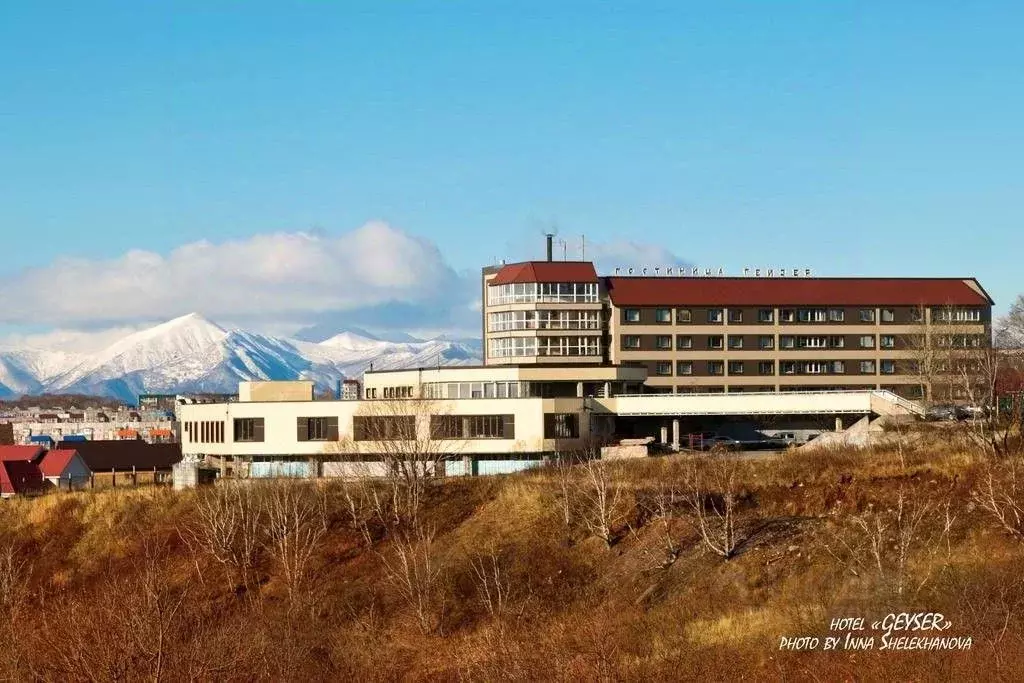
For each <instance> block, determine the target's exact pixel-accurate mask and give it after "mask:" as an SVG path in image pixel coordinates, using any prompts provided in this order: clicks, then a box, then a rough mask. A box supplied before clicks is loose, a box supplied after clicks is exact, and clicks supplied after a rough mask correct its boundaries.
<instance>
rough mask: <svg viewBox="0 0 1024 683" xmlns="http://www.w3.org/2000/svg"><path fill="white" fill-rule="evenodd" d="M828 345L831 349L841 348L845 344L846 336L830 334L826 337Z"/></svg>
mask: <svg viewBox="0 0 1024 683" xmlns="http://www.w3.org/2000/svg"><path fill="white" fill-rule="evenodd" d="M828 346H829V348H831V349H841V348H844V347H845V346H846V337H838V336H832V337H829V338H828Z"/></svg>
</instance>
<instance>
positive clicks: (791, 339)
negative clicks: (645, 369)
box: [622, 334, 981, 351]
mask: <svg viewBox="0 0 1024 683" xmlns="http://www.w3.org/2000/svg"><path fill="white" fill-rule="evenodd" d="M726 339H728V348H730V349H744V348H747V347H746V346H744V344H745V343H746V342H745V341H744V338H743V337H742V336H741V335H729V336H728V337H726V336H725V335H711V336H709V337H707V338H706V340H705V343H706V348H708V349H723V348H725V345H726ZM951 339H952V341H955V342H956V344H958V345H960V346H964V345H966V344H967V343H968V340H970V343H971V344H972V345H974V346H978V345H980V343H981V342H980V338H978V337H966V336H960V337H959V338H951ZM952 341H951V342H950V343H952ZM857 342H858V344H857V348H860V349H873V348H875V336H874V335H862V336H860V337H858V339H857ZM940 343H941V342H940ZM622 348H623V349H631V350H636V349H639V348H641V343H640V336H639V335H635V334H627V335H623V337H622ZM654 348H655V349H657V350H659V351H671V350H672V348H673V346H672V336H671V335H668V334H659V335H655V337H654ZM693 348H694V346H693V337H692V336H690V335H685V334H677V335H675V349H676V350H677V351H687V350H690V349H693ZM757 348H758V349H760V350H762V351H764V350H770V349H774V348H775V336H774V335H761V336H759V337H758V338H757ZM779 348H782V349H843V348H846V337H843V336H839V335H832V336H821V337H803V336H793V335H781V336H779ZM878 348H882V349H894V348H896V337H895V336H893V335H890V334H883V335H880V336H879V337H878Z"/></svg>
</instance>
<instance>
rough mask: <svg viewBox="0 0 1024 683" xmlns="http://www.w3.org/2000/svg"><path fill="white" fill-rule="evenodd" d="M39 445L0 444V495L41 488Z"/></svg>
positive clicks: (35, 491) (35, 490) (42, 450)
mask: <svg viewBox="0 0 1024 683" xmlns="http://www.w3.org/2000/svg"><path fill="white" fill-rule="evenodd" d="M44 453H46V449H44V448H42V447H41V446H0V497H3V498H9V497H11V496H14V495H17V494H26V493H38V492H39V491H41V490H42V488H43V475H42V472H40V471H39V459H40V458H41V457H42V456H43V454H44Z"/></svg>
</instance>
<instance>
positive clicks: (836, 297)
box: [606, 277, 992, 307]
mask: <svg viewBox="0 0 1024 683" xmlns="http://www.w3.org/2000/svg"><path fill="white" fill-rule="evenodd" d="M606 280H607V283H608V294H609V296H611V299H612V303H614V304H615V305H616V306H657V305H659V304H661V305H665V306H723V307H728V306H771V305H774V306H785V305H793V306H801V305H803V306H918V305H921V304H926V305H930V306H946V305H951V306H986V305H991V304H992V299H991V298H989V296H988V295H987V294H985V293H984V290H983V289H982V288H981V285H979V284H978V283H977V282H976V281H974V280H972V279H954V278H777V279H768V278H737V277H732V278H729V277H725V278H722V277H718V278H715V277H671V278H670V277H609V278H606ZM972 285H973V286H972ZM974 287H977V289H975V288H974Z"/></svg>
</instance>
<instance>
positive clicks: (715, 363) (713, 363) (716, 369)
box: [708, 360, 725, 375]
mask: <svg viewBox="0 0 1024 683" xmlns="http://www.w3.org/2000/svg"><path fill="white" fill-rule="evenodd" d="M724 371H725V364H724V363H722V361H719V360H709V361H708V374H709V375H721V374H723V372H724Z"/></svg>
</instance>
